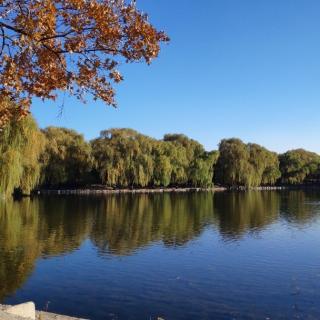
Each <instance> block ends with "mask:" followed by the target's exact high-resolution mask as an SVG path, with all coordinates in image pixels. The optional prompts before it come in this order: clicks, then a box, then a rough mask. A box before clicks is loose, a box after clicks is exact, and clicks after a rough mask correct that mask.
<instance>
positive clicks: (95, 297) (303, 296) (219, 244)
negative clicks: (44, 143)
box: [0, 191, 320, 320]
mask: <svg viewBox="0 0 320 320" xmlns="http://www.w3.org/2000/svg"><path fill="white" fill-rule="evenodd" d="M28 300H33V301H35V302H36V304H37V307H38V308H39V309H42V310H44V309H48V310H49V311H52V312H58V313H63V314H69V315H74V316H82V317H88V318H91V319H139V320H142V319H146V320H149V319H157V317H162V318H164V319H166V320H169V319H192V320H194V319H268V318H269V319H320V192H303V191H291V192H250V193H216V194H212V193H199V194H180V195H179V194H164V195H121V196H119V195H118V196H108V197H65V198H63V197H60V198H58V197H44V198H37V199H33V200H30V199H25V200H23V201H21V202H13V201H12V202H10V201H7V202H0V302H2V303H8V304H11V303H19V302H24V301H28Z"/></svg>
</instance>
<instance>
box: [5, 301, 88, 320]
mask: <svg viewBox="0 0 320 320" xmlns="http://www.w3.org/2000/svg"><path fill="white" fill-rule="evenodd" d="M0 320H85V319H80V318H72V317H67V316H62V315H58V314H54V313H49V312H43V311H36V308H35V304H34V303H33V302H26V303H22V304H18V305H15V306H5V305H0Z"/></svg>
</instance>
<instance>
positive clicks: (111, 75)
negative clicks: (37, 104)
mask: <svg viewBox="0 0 320 320" xmlns="http://www.w3.org/2000/svg"><path fill="white" fill-rule="evenodd" d="M0 16H1V21H0V97H1V99H2V100H5V99H10V100H12V101H14V102H15V103H16V105H15V107H14V108H2V109H0V128H1V127H3V126H4V125H5V123H7V122H8V121H10V119H12V118H15V117H16V116H17V115H18V117H19V116H25V115H26V113H27V112H28V110H29V107H30V104H31V99H32V98H33V97H39V98H42V99H55V98H56V97H57V91H59V90H62V91H68V92H69V93H70V94H71V95H74V96H76V97H77V98H79V99H84V96H85V95H86V94H91V95H92V96H93V98H94V99H101V100H103V101H104V102H106V103H107V104H109V105H114V106H115V105H116V103H115V99H114V95H115V92H114V88H113V83H117V82H120V81H121V80H122V79H123V77H122V75H121V74H120V72H119V70H118V69H117V67H118V64H119V62H133V61H145V62H146V63H150V62H151V60H152V59H154V58H156V57H157V56H158V54H159V51H160V44H161V43H162V42H166V41H168V37H167V36H166V34H165V33H164V32H162V31H158V30H157V29H156V28H154V27H153V26H152V24H151V23H150V22H149V21H148V16H147V15H146V14H144V13H142V12H141V11H139V10H138V9H137V8H136V6H135V2H134V1H133V2H130V3H129V2H128V1H126V0H90V1H87V0H43V1H38V0H28V1H14V0H0ZM0 102H1V101H0Z"/></svg>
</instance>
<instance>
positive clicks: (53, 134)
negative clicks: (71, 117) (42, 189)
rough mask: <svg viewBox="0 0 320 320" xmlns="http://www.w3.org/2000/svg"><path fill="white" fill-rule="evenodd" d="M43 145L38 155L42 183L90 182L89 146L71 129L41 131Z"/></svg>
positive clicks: (75, 183) (67, 183) (52, 185)
mask: <svg viewBox="0 0 320 320" xmlns="http://www.w3.org/2000/svg"><path fill="white" fill-rule="evenodd" d="M43 134H44V136H45V137H46V148H45V152H44V153H43V155H42V185H43V186H46V187H54V186H74V187H76V186H81V185H84V184H86V183H87V182H89V181H90V178H89V175H90V172H91V170H92V163H93V161H92V156H91V147H90V144H89V143H87V142H86V141H85V140H84V138H83V136H82V135H81V134H79V133H77V132H76V131H74V130H70V129H65V128H55V127H49V128H46V129H45V130H43Z"/></svg>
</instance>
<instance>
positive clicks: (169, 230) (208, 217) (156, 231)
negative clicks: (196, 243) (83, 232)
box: [91, 194, 213, 254]
mask: <svg viewBox="0 0 320 320" xmlns="http://www.w3.org/2000/svg"><path fill="white" fill-rule="evenodd" d="M100 205H101V207H100V209H99V215H98V216H97V218H96V223H95V225H94V227H93V230H92V234H91V237H92V240H93V242H94V243H95V244H96V245H97V247H99V249H100V250H101V251H102V252H106V251H110V252H112V253H113V254H128V253H130V252H131V251H133V250H135V249H137V248H139V247H142V246H145V245H147V244H149V243H150V242H153V241H163V242H164V243H165V245H168V246H178V245H182V244H184V243H186V242H187V241H189V240H191V239H193V238H194V237H196V236H198V235H199V234H200V233H201V230H202V229H203V227H204V226H205V225H206V224H208V223H209V222H210V221H212V218H213V196H212V194H211V195H210V194H188V195H178V194H175V195H172V194H161V195H126V196H123V195H119V196H112V197H108V198H105V199H104V201H103V202H101V203H100Z"/></svg>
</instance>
